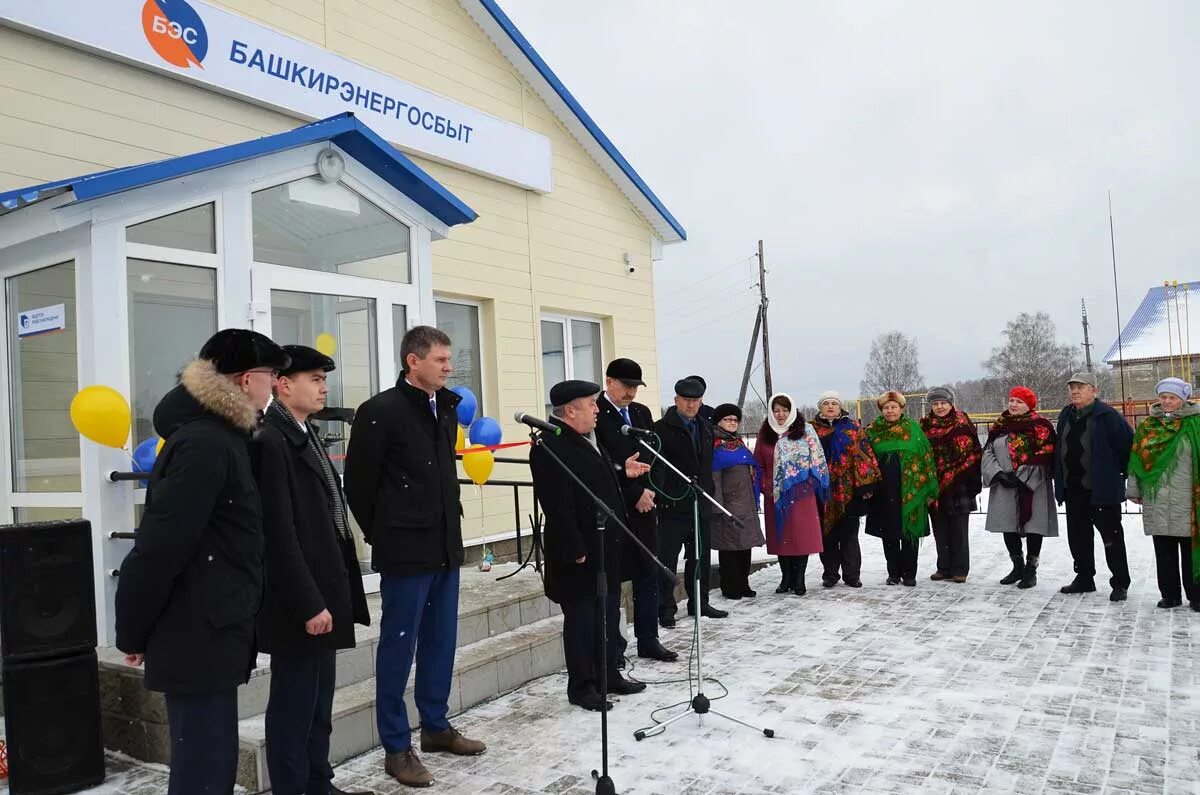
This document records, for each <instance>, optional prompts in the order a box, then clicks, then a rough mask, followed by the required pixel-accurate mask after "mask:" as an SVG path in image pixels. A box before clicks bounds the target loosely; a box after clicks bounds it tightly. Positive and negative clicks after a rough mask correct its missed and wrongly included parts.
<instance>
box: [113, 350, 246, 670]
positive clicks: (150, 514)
mask: <svg viewBox="0 0 1200 795" xmlns="http://www.w3.org/2000/svg"><path fill="white" fill-rule="evenodd" d="M257 415H258V412H257V410H256V409H255V407H254V406H252V405H250V402H249V401H248V400H247V399H246V397H245V396H244V395H243V394H242V392H241V391H240V390H238V389H237V388H236V387H235V386H234V385H233V383H232V382H231V381H230V380H229V379H228V378H225V377H224V376H222V375H220V374H218V373H217V371H216V368H215V367H213V365H212V364H211V363H210V362H206V361H195V362H192V363H191V364H189V365H188V366H187V367H186V368H185V369H184V371H183V373H182V375H181V376H180V384H179V386H176V387H175V388H174V389H173V390H171V391H170V392H168V393H167V395H166V396H165V397H164V398H163V399H162V401H161V402H160V403H159V404H158V407H157V408H156V409H155V411H154V428H155V430H156V431H158V433H159V435H160V436H162V437H163V438H164V439H166V444H165V445H164V447H163V449H162V451H161V452H160V453H159V456H158V460H157V461H155V463H154V470H153V471H152V472H151V474H150V479H149V480H150V484H149V489H148V491H147V493H146V510H145V513H144V514H143V516H142V522H141V525H140V526H139V527H138V530H137V536H136V538H135V540H134V545H133V549H132V550H131V551H130V552H129V554H128V555H127V556H126V557H125V561H124V562H123V563H122V564H121V573H120V578H119V579H118V580H117V597H116V628H117V648H119V649H120V650H121V651H123V652H126V653H127V654H145V656H146V661H145V665H146V687H147V688H149V689H150V690H158V691H164V692H168V693H181V694H187V693H209V692H214V691H218V690H229V689H233V688H235V687H237V686H238V685H240V684H244V683H245V682H246V680H247V679H248V678H249V677H250V671H251V669H252V668H253V667H254V657H255V644H254V616H255V614H256V613H257V612H258V609H259V605H260V604H261V602H262V586H263V531H262V513H261V507H260V503H259V495H258V488H257V487H256V486H255V483H254V473H253V471H252V470H251V464H250V433H251V432H252V430H253V429H254V427H255V425H256V424H257V421H258V416H257Z"/></svg>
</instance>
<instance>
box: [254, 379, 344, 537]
mask: <svg viewBox="0 0 1200 795" xmlns="http://www.w3.org/2000/svg"><path fill="white" fill-rule="evenodd" d="M267 411H274V412H275V413H277V414H278V415H279V416H280V417H281V418H283V419H286V420H287V421H289V422H296V418H295V417H294V416H292V412H290V411H288V409H287V407H286V406H284V405H283V404H282V403H280V402H279V401H278V400H276V401H273V402H272V403H271V404H270V405H268V406H267ZM304 426H305V434H304V435H305V436H307V437H308V453H309V455H311V456H313V458H315V459H316V461H317V465H318V466H320V468H321V475H322V476H323V477H324V479H325V489H326V491H328V492H329V502H330V507H331V508H332V512H333V526H334V528H335V529H336V530H337V534H338V538H339V539H341V540H342V541H349V542H350V543H351V544H353V543H354V536H353V535H352V534H351V532H350V520H349V518H348V517H347V514H346V500H345V498H344V497H343V496H342V484H341V480H340V479H339V478H338V476H337V473H336V472H335V471H334V469H333V464H332V463H330V461H329V455H328V454H327V453H326V452H325V448H324V447H322V446H321V442H320V441H318V440H317V434H316V432H315V431H314V429H313V426H312V424H311V423H308V422H306V423H304Z"/></svg>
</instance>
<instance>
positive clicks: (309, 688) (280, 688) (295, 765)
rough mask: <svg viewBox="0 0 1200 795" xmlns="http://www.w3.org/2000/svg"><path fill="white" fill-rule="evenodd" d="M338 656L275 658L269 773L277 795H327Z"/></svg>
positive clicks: (269, 710) (269, 705)
mask: <svg viewBox="0 0 1200 795" xmlns="http://www.w3.org/2000/svg"><path fill="white" fill-rule="evenodd" d="M336 678H337V652H335V651H333V650H329V651H325V652H319V653H315V654H306V655H281V654H272V655H271V696H270V698H269V700H268V701H267V771H268V772H269V773H270V774H271V792H272V793H274V795H327V793H328V792H329V782H331V781H333V767H332V766H331V765H330V764H329V735H330V733H331V732H332V731H333V688H334V680H335V679H336Z"/></svg>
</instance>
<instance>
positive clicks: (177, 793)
mask: <svg viewBox="0 0 1200 795" xmlns="http://www.w3.org/2000/svg"><path fill="white" fill-rule="evenodd" d="M166 700H167V724H168V728H169V730H170V732H171V778H170V783H169V784H168V785H167V793H168V795H230V793H232V792H233V785H234V782H235V781H236V780H237V763H238V718H237V690H236V689H229V690H220V691H217V692H215V693H201V694H187V695H183V694H178V693H167V694H166Z"/></svg>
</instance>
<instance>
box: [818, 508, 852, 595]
mask: <svg viewBox="0 0 1200 795" xmlns="http://www.w3.org/2000/svg"><path fill="white" fill-rule="evenodd" d="M821 565H822V566H823V567H824V568H825V573H824V574H823V575H822V579H825V580H832V581H833V582H837V580H838V569H841V572H842V574H841V577H842V579H843V580H845V581H846V582H856V581H857V580H858V579H859V577H860V575H861V572H862V547H860V546H859V544H858V517H857V516H843V517H842V518H841V519H839V520H838V523H837V524H835V525H834V526H833V528H832V529H830V531H829V533H828V535H826V536H825V538H824V551H823V552H822V553H821Z"/></svg>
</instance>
